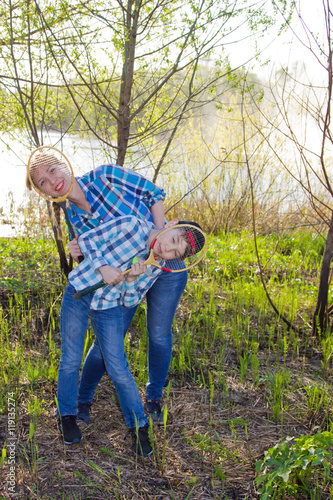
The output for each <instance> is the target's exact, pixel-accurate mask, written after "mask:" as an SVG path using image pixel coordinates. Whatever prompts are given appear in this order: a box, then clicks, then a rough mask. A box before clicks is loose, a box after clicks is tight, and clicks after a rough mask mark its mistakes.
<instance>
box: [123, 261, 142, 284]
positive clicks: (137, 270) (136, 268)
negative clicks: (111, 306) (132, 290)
mask: <svg viewBox="0 0 333 500" xmlns="http://www.w3.org/2000/svg"><path fill="white" fill-rule="evenodd" d="M137 260H138V262H137V263H135V264H132V266H131V270H130V272H129V273H128V274H127V277H126V280H127V282H128V283H131V281H134V280H136V278H137V277H138V276H140V274H144V273H145V272H146V266H145V265H144V261H143V260H142V259H139V258H138V259H137Z"/></svg>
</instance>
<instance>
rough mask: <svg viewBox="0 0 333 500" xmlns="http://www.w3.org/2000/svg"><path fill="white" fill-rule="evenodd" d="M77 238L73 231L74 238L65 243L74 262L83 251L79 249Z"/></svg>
mask: <svg viewBox="0 0 333 500" xmlns="http://www.w3.org/2000/svg"><path fill="white" fill-rule="evenodd" d="M78 239H79V235H78V234H77V233H75V240H72V241H70V242H69V243H68V245H67V246H68V250H69V253H70V254H71V256H72V257H73V260H75V262H79V257H80V256H81V255H82V256H83V253H82V252H81V249H80V246H79V243H78Z"/></svg>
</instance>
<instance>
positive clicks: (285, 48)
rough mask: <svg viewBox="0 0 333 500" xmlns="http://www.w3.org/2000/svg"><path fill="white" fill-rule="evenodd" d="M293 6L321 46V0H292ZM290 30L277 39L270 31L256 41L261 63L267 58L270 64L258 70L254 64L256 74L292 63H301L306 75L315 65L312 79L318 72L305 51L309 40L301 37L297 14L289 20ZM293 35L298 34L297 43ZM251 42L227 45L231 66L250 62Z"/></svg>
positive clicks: (252, 47)
mask: <svg viewBox="0 0 333 500" xmlns="http://www.w3.org/2000/svg"><path fill="white" fill-rule="evenodd" d="M296 5H297V8H298V10H299V12H300V14H301V16H302V18H303V20H304V21H305V24H306V25H307V26H308V27H309V29H310V30H311V31H312V32H313V33H314V34H318V35H319V38H320V40H321V43H322V42H323V40H324V35H325V29H324V27H325V19H324V11H323V6H322V0H296ZM291 27H292V29H288V30H287V31H285V32H283V33H282V34H281V35H280V36H278V35H277V31H276V30H275V29H273V30H271V31H270V33H268V34H267V35H266V36H265V37H264V38H260V39H257V43H258V45H259V47H260V49H262V48H264V50H263V52H262V56H261V58H262V59H263V60H265V59H270V63H269V64H268V65H267V66H266V67H262V68H261V67H260V65H259V64H258V63H257V64H255V66H254V68H255V70H256V72H258V73H264V74H268V73H269V72H270V71H271V70H272V68H274V69H275V70H278V69H279V68H280V67H281V66H284V67H285V66H287V65H288V66H289V67H290V66H291V65H293V64H294V63H296V62H304V63H305V64H306V66H307V69H308V70H309V71H310V72H311V68H314V66H315V67H316V70H315V72H316V76H318V73H317V72H318V71H320V69H319V68H318V66H319V65H318V63H317V62H315V59H314V57H313V56H312V55H311V54H310V51H309V48H308V47H309V39H308V38H307V37H306V35H305V31H304V27H303V26H302V24H301V22H300V20H299V19H298V16H297V14H295V15H294V17H293V19H292V22H291ZM293 31H294V32H295V33H293ZM296 35H298V37H299V38H300V40H298V39H297V36H296ZM255 41H256V40H255V39H252V40H250V41H249V40H247V41H246V42H245V43H243V44H240V45H238V44H237V45H233V46H230V49H229V50H230V59H231V61H232V63H233V65H234V64H235V63H236V64H243V62H244V59H246V58H248V59H250V57H251V56H252V55H253V54H254V52H255ZM301 42H303V44H302V43H301ZM312 46H313V42H312ZM245 56H246V57H245ZM322 75H324V72H322ZM314 76H315V75H314Z"/></svg>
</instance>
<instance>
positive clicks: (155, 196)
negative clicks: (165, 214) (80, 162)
mask: <svg viewBox="0 0 333 500" xmlns="http://www.w3.org/2000/svg"><path fill="white" fill-rule="evenodd" d="M76 180H77V181H78V183H79V185H80V187H81V188H82V190H83V192H84V193H85V195H86V199H87V201H88V202H89V204H90V208H91V212H92V214H91V215H90V214H88V213H87V212H85V211H84V210H81V209H80V208H78V207H77V206H76V205H74V204H73V203H71V202H69V208H68V209H67V212H68V216H69V218H70V221H71V223H72V225H73V228H74V231H75V232H76V233H78V234H79V235H80V234H82V233H84V232H85V231H87V230H89V229H92V228H93V227H96V226H98V225H99V224H102V223H104V222H107V221H109V220H110V219H112V218H113V217H121V216H124V215H135V216H136V217H138V218H140V219H143V220H149V221H152V215H151V213H150V208H151V207H152V205H154V204H155V203H156V202H157V201H159V200H164V198H165V193H164V191H163V190H162V189H160V188H158V187H157V186H156V185H155V184H153V183H152V182H150V181H149V180H148V179H146V178H145V177H142V176H141V175H140V174H138V173H137V172H134V171H133V170H129V169H127V168H123V167H119V166H118V165H102V166H100V167H98V168H96V169H95V170H92V171H91V172H89V173H87V174H85V175H84V176H82V177H77V178H76Z"/></svg>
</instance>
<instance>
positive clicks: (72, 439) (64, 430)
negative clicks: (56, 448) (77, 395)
mask: <svg viewBox="0 0 333 500" xmlns="http://www.w3.org/2000/svg"><path fill="white" fill-rule="evenodd" d="M58 426H59V430H60V432H61V434H62V437H63V438H64V443H65V444H73V443H78V442H79V441H81V439H82V432H81V431H80V428H79V426H78V425H77V423H76V415H63V416H61V417H60V418H58Z"/></svg>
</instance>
